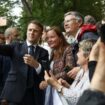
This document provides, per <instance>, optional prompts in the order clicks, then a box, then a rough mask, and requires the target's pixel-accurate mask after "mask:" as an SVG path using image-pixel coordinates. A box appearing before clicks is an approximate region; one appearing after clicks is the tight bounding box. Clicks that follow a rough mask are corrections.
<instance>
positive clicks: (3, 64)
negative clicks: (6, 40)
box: [0, 55, 11, 95]
mask: <svg viewBox="0 0 105 105" xmlns="http://www.w3.org/2000/svg"><path fill="white" fill-rule="evenodd" d="M10 65H11V60H10V58H9V57H7V56H2V55H0V95H1V92H2V89H3V87H4V84H5V81H6V78H7V75H8V72H9V70H10Z"/></svg>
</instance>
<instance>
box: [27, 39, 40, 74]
mask: <svg viewBox="0 0 105 105" xmlns="http://www.w3.org/2000/svg"><path fill="white" fill-rule="evenodd" d="M26 43H27V46H31V45H32V44H31V43H29V42H28V41H27V40H26ZM33 46H34V47H35V48H34V52H35V49H36V45H33ZM28 52H29V49H28ZM35 70H36V72H37V74H39V73H40V72H41V64H40V63H39V66H38V67H37V68H35Z"/></svg>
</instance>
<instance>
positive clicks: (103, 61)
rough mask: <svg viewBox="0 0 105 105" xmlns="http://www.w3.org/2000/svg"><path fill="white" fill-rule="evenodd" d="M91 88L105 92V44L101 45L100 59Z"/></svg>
mask: <svg viewBox="0 0 105 105" xmlns="http://www.w3.org/2000/svg"><path fill="white" fill-rule="evenodd" d="M91 88H93V89H96V90H100V91H103V92H105V44H104V43H102V42H100V43H99V58H98V63H97V66H96V69H95V73H94V76H93V79H92V82H91Z"/></svg>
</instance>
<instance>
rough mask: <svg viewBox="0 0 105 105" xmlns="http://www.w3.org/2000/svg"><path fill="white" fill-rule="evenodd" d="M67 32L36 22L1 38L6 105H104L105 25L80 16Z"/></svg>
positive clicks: (70, 18)
mask: <svg viewBox="0 0 105 105" xmlns="http://www.w3.org/2000/svg"><path fill="white" fill-rule="evenodd" d="M63 23H64V30H65V32H62V30H61V29H60V27H58V26H50V25H49V26H43V25H42V24H41V23H40V22H39V21H36V20H30V22H29V23H28V25H27V31H26V40H25V41H21V40H20V33H19V29H18V28H17V27H9V28H7V29H6V30H5V32H4V33H1V34H0V105H56V104H58V105H84V104H86V105H104V104H105V94H104V93H105V78H104V76H105V67H104V62H105V55H104V54H105V42H104V36H102V35H104V34H105V31H104V29H105V25H104V24H105V22H104V18H103V19H102V20H101V21H100V24H98V23H97V21H96V20H95V18H94V17H93V16H91V15H87V16H85V17H84V16H83V15H82V14H81V13H79V12H77V11H69V12H67V13H65V14H64V22H63Z"/></svg>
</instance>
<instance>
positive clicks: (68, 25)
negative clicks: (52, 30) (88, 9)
mask: <svg viewBox="0 0 105 105" xmlns="http://www.w3.org/2000/svg"><path fill="white" fill-rule="evenodd" d="M64 29H65V31H66V33H70V34H71V35H72V33H75V32H76V31H77V30H78V29H79V22H78V20H77V19H76V17H75V16H73V15H67V16H65V17H64Z"/></svg>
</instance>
